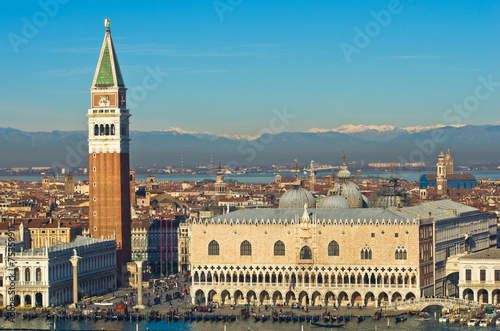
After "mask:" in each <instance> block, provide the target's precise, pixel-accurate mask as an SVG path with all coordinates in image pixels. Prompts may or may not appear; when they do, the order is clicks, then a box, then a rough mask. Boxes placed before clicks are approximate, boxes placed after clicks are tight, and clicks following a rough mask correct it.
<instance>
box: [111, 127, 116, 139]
mask: <svg viewBox="0 0 500 331" xmlns="http://www.w3.org/2000/svg"><path fill="white" fill-rule="evenodd" d="M111 135H112V136H114V135H115V125H114V124H111Z"/></svg>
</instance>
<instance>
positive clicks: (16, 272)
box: [14, 268, 20, 282]
mask: <svg viewBox="0 0 500 331" xmlns="http://www.w3.org/2000/svg"><path fill="white" fill-rule="evenodd" d="M14 280H15V281H16V282H18V281H20V279H19V268H15V269H14Z"/></svg>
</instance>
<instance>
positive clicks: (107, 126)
mask: <svg viewBox="0 0 500 331" xmlns="http://www.w3.org/2000/svg"><path fill="white" fill-rule="evenodd" d="M104 135H105V136H109V124H106V126H105V129H104Z"/></svg>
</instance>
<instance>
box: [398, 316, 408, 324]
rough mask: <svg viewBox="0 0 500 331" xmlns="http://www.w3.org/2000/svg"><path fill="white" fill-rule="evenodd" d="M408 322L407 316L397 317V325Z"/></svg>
mask: <svg viewBox="0 0 500 331" xmlns="http://www.w3.org/2000/svg"><path fill="white" fill-rule="evenodd" d="M404 321H406V315H400V316H396V323H399V322H404Z"/></svg>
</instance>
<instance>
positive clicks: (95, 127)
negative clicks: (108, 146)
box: [94, 124, 99, 136]
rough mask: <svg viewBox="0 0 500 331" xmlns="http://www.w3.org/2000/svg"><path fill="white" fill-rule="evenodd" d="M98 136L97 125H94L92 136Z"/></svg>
mask: <svg viewBox="0 0 500 331" xmlns="http://www.w3.org/2000/svg"><path fill="white" fill-rule="evenodd" d="M98 135H99V125H97V124H96V125H94V136H98Z"/></svg>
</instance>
